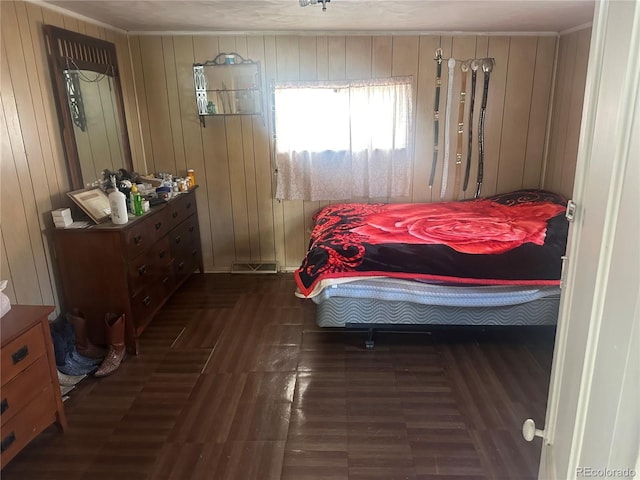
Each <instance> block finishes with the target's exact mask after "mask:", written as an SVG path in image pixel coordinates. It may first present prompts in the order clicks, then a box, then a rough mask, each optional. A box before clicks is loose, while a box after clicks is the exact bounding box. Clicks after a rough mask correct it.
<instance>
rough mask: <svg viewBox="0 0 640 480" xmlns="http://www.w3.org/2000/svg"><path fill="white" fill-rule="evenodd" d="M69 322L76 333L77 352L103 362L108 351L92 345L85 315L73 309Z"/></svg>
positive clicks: (69, 315)
mask: <svg viewBox="0 0 640 480" xmlns="http://www.w3.org/2000/svg"><path fill="white" fill-rule="evenodd" d="M67 320H68V321H69V323H70V324H71V325H73V330H74V331H75V343H76V350H77V351H78V353H79V354H80V355H82V356H83V357H87V358H96V359H99V360H102V359H103V358H104V356H105V355H106V354H107V350H106V349H104V348H101V347H98V346H96V345H94V344H93V343H91V341H90V340H89V336H88V334H87V320H86V318H85V316H84V314H83V313H82V312H81V311H80V310H78V309H75V308H74V309H72V310H71V311H70V312H69V313H67Z"/></svg>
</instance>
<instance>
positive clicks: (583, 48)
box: [544, 28, 591, 198]
mask: <svg viewBox="0 0 640 480" xmlns="http://www.w3.org/2000/svg"><path fill="white" fill-rule="evenodd" d="M590 43H591V28H585V29H582V30H578V31H576V32H572V33H569V34H567V35H561V36H560V41H559V50H558V67H557V73H556V86H555V94H554V98H553V109H552V114H551V118H552V121H551V132H550V135H549V154H548V158H547V166H546V171H545V175H544V187H545V188H547V189H549V190H553V191H556V192H558V193H562V194H563V195H565V196H566V197H567V198H570V197H571V194H572V193H573V180H574V175H575V171H576V159H577V154H578V140H579V138H580V122H581V119H582V103H583V100H584V89H585V82H586V78H587V63H588V60H589V46H590Z"/></svg>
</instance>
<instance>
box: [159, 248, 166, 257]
mask: <svg viewBox="0 0 640 480" xmlns="http://www.w3.org/2000/svg"><path fill="white" fill-rule="evenodd" d="M166 254H167V252H165V251H164V250H161V251H160V253H159V254H158V256H159V257H160V258H164V256H165V255H166Z"/></svg>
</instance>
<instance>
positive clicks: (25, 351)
mask: <svg viewBox="0 0 640 480" xmlns="http://www.w3.org/2000/svg"><path fill="white" fill-rule="evenodd" d="M45 348H46V346H45V343H44V337H43V332H42V326H41V325H36V326H34V327H33V328H31V329H29V330H28V331H27V332H25V333H24V335H21V336H20V337H18V338H16V339H15V340H13V341H12V342H10V343H9V344H7V346H6V347H2V357H1V361H2V364H1V365H0V371H1V374H0V377H1V378H2V385H4V384H5V383H7V382H9V381H10V380H11V379H12V378H14V377H15V376H16V375H18V374H19V373H20V372H22V371H23V370H24V369H26V368H27V367H28V366H29V365H31V364H32V363H33V362H35V361H36V360H37V359H38V358H40V357H41V356H42V355H44V353H45V351H46V350H45Z"/></svg>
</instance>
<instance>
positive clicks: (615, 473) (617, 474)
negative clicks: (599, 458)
mask: <svg viewBox="0 0 640 480" xmlns="http://www.w3.org/2000/svg"><path fill="white" fill-rule="evenodd" d="M636 473H637V472H636V471H635V470H634V469H633V468H608V467H607V468H595V467H578V468H576V476H577V477H578V478H634V477H635V476H636Z"/></svg>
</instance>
